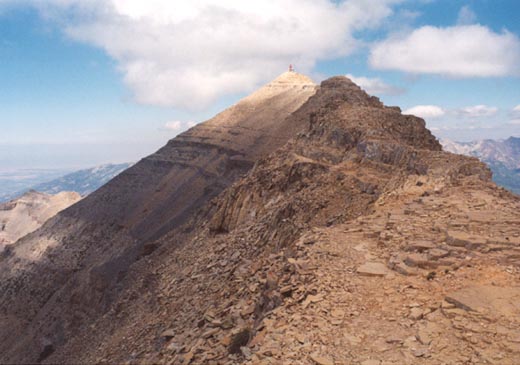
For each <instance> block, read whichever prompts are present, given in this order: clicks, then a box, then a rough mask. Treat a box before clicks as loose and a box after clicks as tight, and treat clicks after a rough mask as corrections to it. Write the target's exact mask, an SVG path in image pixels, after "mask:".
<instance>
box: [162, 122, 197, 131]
mask: <svg viewBox="0 0 520 365" xmlns="http://www.w3.org/2000/svg"><path fill="white" fill-rule="evenodd" d="M195 124H197V122H194V121H181V120H172V121H169V122H166V123H165V124H164V127H163V129H164V130H168V131H176V132H180V131H183V130H185V129H188V128H191V127H193V126H194V125H195Z"/></svg>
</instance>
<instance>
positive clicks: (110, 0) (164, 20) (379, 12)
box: [0, 0, 402, 109]
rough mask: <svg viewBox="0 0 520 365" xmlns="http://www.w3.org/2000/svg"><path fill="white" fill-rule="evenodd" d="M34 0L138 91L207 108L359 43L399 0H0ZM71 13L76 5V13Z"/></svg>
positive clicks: (148, 99) (143, 97) (144, 97)
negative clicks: (107, 57) (291, 68)
mask: <svg viewBox="0 0 520 365" xmlns="http://www.w3.org/2000/svg"><path fill="white" fill-rule="evenodd" d="M0 1H3V2H4V3H5V2H10V3H16V2H17V1H18V2H21V3H25V4H26V3H32V4H33V5H35V6H37V7H38V9H40V10H41V11H42V13H43V14H44V15H45V16H46V18H48V19H49V20H50V21H55V22H56V24H59V25H60V26H62V27H63V29H64V31H65V33H66V34H67V35H68V36H69V37H71V38H72V39H74V40H77V41H81V42H85V43H88V44H91V45H94V46H96V47H99V48H102V49H103V50H105V52H106V53H107V54H108V55H110V56H111V57H112V58H113V59H114V60H116V62H117V65H118V68H119V70H120V72H121V73H122V75H123V78H124V81H125V83H126V84H127V85H128V86H129V87H130V89H131V90H132V91H133V94H134V96H135V99H136V100H137V101H138V102H140V103H144V104H154V105H163V106H174V107H184V108H195V109H201V108H204V107H205V106H208V105H209V104H210V103H212V102H214V101H215V100H216V99H218V98H219V97H221V96H224V95H230V94H236V93H243V92H248V91H251V90H253V89H254V88H256V87H258V86H259V85H261V84H262V83H265V82H267V81H269V80H271V79H272V78H274V77H275V76H277V75H278V74H280V73H282V72H283V71H285V70H286V69H287V66H288V65H289V64H290V63H292V64H295V65H296V66H297V70H298V71H301V72H310V71H312V69H313V67H314V65H315V64H316V62H317V61H318V60H322V59H332V58H335V57H340V56H345V55H348V54H349V53H351V52H353V51H354V50H355V49H356V48H357V47H358V45H359V43H360V42H359V41H358V40H357V39H356V38H355V36H354V33H356V32H358V31H361V30H364V29H370V28H374V27H378V26H379V25H380V24H381V22H382V21H383V20H384V19H385V18H386V17H388V16H389V15H391V14H392V5H393V4H395V3H398V2H401V1H402V0H374V1H370V2H367V1H365V0H345V1H341V2H337V1H333V0H264V1H259V2H250V1H242V0H197V1H193V0H176V1H171V0H146V1H144V0H47V1H41V0H16V1H15V0H7V1H6V0H0ZM71 13H72V15H71Z"/></svg>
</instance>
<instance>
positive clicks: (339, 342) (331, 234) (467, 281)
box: [0, 77, 520, 365]
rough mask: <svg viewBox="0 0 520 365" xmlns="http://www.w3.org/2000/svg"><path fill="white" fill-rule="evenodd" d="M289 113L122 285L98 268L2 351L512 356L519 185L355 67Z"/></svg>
mask: <svg viewBox="0 0 520 365" xmlns="http://www.w3.org/2000/svg"><path fill="white" fill-rule="evenodd" d="M275 115H276V114H275ZM266 123H269V122H266ZM271 123H273V124H276V122H271ZM284 123H286V124H287V125H292V126H298V129H297V131H296V132H295V133H294V138H292V139H290V140H288V142H286V143H283V144H281V145H280V146H279V147H278V149H277V150H276V151H274V152H273V153H271V154H267V153H266V154H264V155H261V156H260V157H258V158H257V159H256V160H255V161H256V162H255V163H254V166H253V167H252V168H251V169H249V170H248V171H247V172H246V173H245V175H244V176H242V177H240V178H237V179H236V180H235V181H234V182H233V183H232V184H231V185H229V186H228V187H227V188H226V189H224V190H223V191H222V192H221V193H219V194H217V195H215V196H214V198H213V199H212V200H211V201H210V202H209V203H207V204H201V205H200V206H199V207H198V209H197V210H194V211H193V213H192V214H190V216H189V217H187V218H186V219H185V220H184V221H183V222H182V224H181V225H179V226H177V227H173V228H172V229H170V230H169V231H168V232H167V233H165V234H164V235H162V237H159V238H158V239H157V240H155V241H151V242H149V243H147V244H146V245H144V246H143V251H141V255H140V257H139V259H137V260H135V261H133V262H132V263H131V264H129V265H128V269H127V271H125V272H124V273H118V272H113V273H112V274H111V275H113V276H117V278H118V279H117V291H115V288H114V287H110V286H108V285H107V281H108V280H107V279H106V275H107V274H106V273H105V272H104V270H103V267H100V266H94V267H89V268H88V269H87V270H86V271H87V273H88V279H87V280H86V282H81V281H80V280H85V277H82V276H76V277H75V280H76V281H75V282H74V284H75V285H74V287H72V286H70V287H67V286H65V287H62V288H61V289H60V291H61V293H59V294H60V295H56V294H54V297H52V298H51V299H50V300H49V302H48V303H50V304H48V305H46V306H45V307H44V308H43V309H40V310H39V311H38V313H37V315H36V316H35V317H34V319H32V320H31V323H30V325H29V326H28V327H26V329H29V331H26V332H25V334H24V341H23V342H22V343H21V344H20V345H18V346H16V347H14V348H13V349H11V350H10V351H9V352H2V353H4V354H5V355H3V356H4V357H3V358H2V359H1V360H2V361H4V362H13V361H14V362H16V361H36V360H39V361H42V362H49V363H67V362H79V363H93V362H96V363H130V364H131V363H168V364H170V363H173V364H239V363H247V364H293V363H301V364H320V365H328V364H363V365H373V364H381V365H382V364H418V363H424V364H441V363H446V364H449V363H468V364H486V363H489V364H493V363H495V364H514V363H515V362H516V360H517V359H518V358H519V355H520V348H519V347H518V338H519V335H520V327H519V325H520V323H519V321H518V320H517V319H516V318H518V314H519V310H520V308H519V307H518V304H517V303H518V301H517V298H518V293H519V289H518V286H517V283H518V279H519V271H518V260H519V258H520V256H519V255H518V245H519V243H520V242H519V241H518V239H519V237H520V228H519V227H520V225H519V224H518V223H520V213H518V212H519V211H520V210H519V209H518V208H520V200H519V199H518V197H516V196H514V195H512V194H510V193H508V192H507V191H505V190H503V189H500V188H497V187H496V185H494V184H493V183H492V182H491V173H490V171H489V169H488V168H487V167H486V166H485V165H484V164H483V163H481V162H479V161H478V160H477V159H476V158H471V157H465V156H459V155H454V154H450V153H447V152H443V151H442V149H441V146H440V144H439V143H438V141H437V140H436V139H435V138H434V137H433V136H432V135H431V133H430V132H429V131H428V130H427V129H426V128H425V124H424V121H423V120H422V119H419V118H416V117H413V116H403V115H402V114H401V113H400V110H399V109H398V108H395V107H385V106H384V105H383V104H382V103H380V102H379V100H378V99H377V98H374V97H370V96H369V95H367V94H366V93H364V92H363V91H362V90H361V89H360V88H359V87H357V86H356V85H354V84H353V83H352V82H350V81H349V80H348V79H346V78H343V77H336V78H332V79H329V80H326V81H324V82H323V83H322V84H321V86H320V87H319V89H318V90H317V91H316V92H315V94H314V92H313V95H312V96H310V98H308V100H307V101H306V102H305V103H303V105H302V106H301V107H300V108H298V109H297V110H296V111H294V112H293V113H290V114H289V115H288V116H287V117H286V118H285V119H284ZM295 130H296V128H295ZM191 133H193V132H191ZM182 138H184V137H182ZM182 138H181V139H182ZM187 138H188V139H189V138H198V136H196V135H195V134H193V137H192V136H191V135H190V134H188V136H187ZM210 138H211V139H213V138H217V137H215V136H211V137H210ZM170 143H172V142H170ZM175 143H176V142H175ZM255 148H258V149H261V148H262V147H261V146H258V147H255ZM266 150H267V149H266ZM51 228H52V226H49V227H47V229H49V230H50V229H51ZM50 231H51V230H50ZM55 234H56V233H55ZM65 242H66V241H65ZM126 244H127V245H128V244H129V243H128V242H127V243H126ZM21 247H23V246H22V245H20V248H21ZM63 252H66V251H63ZM94 253H97V252H95V251H94ZM16 258H17V256H16V255H15V256H12V257H9V258H8V261H7V264H6V262H5V261H4V262H1V263H0V265H2V266H0V268H2V267H6V266H4V265H13V263H14V261H16ZM18 259H19V257H18ZM87 263H88V262H87ZM10 270H12V266H10ZM10 272H11V271H10ZM4 277H5V276H4ZM19 277H23V276H19ZM9 280H11V283H17V284H18V285H30V282H29V284H26V283H27V281H25V283H24V281H17V280H13V279H9ZM24 280H27V279H26V278H25V279H24ZM4 288H5V287H4ZM8 288H9V287H8ZM480 293H485V294H486V295H484V296H482V295H480ZM58 299H59V300H58ZM64 300H65V304H60V302H62V301H64ZM100 303H101V305H100ZM4 304H5V302H3V303H2V310H3V313H5V311H6V309H5V308H6V306H5V305H4ZM88 307H95V308H96V314H94V313H93V312H92V311H90V312H89V310H88V309H87V308H88ZM64 311H65V313H63V312H64ZM8 313H9V314H10V315H13V314H15V315H16V313H17V312H16V311H13V310H11V312H8ZM68 313H70V315H71V316H69V315H68ZM6 318H8V319H9V317H5V316H4V317H3V322H4V323H6V322H5V321H6ZM7 323H8V324H9V322H7ZM11 323H14V324H16V322H14V321H13V322H11ZM13 328H17V327H16V326H15V325H13ZM60 336H61V337H60ZM27 343H29V344H31V343H32V344H33V346H34V347H30V346H27Z"/></svg>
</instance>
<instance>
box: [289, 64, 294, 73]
mask: <svg viewBox="0 0 520 365" xmlns="http://www.w3.org/2000/svg"><path fill="white" fill-rule="evenodd" d="M289 72H294V67H293V65H292V64H290V65H289Z"/></svg>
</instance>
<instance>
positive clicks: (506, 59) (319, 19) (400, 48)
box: [0, 0, 520, 170]
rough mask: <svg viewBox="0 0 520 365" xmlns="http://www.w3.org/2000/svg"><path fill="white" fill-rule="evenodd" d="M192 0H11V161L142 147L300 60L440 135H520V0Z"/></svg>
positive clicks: (5, 39) (6, 84)
mask: <svg viewBox="0 0 520 365" xmlns="http://www.w3.org/2000/svg"><path fill="white" fill-rule="evenodd" d="M192 4H193V2H190V1H164V0H150V1H147V2H142V1H137V0H125V1H122V0H106V1H105V0H103V1H101V0H82V1H79V0H67V1H61V0H48V1H36V0H18V1H13V0H0V113H1V114H0V129H1V131H2V133H1V134H0V170H9V169H16V168H76V167H78V168H79V167H86V166H91V165H96V164H99V163H107V162H123V161H135V160H138V159H139V158H141V157H144V156H145V155H147V154H149V153H152V152H153V151H154V150H156V149H157V148H159V147H161V146H162V145H164V144H165V143H166V141H167V140H168V139H170V138H172V137H173V136H175V135H176V134H178V133H179V132H181V131H182V130H184V129H186V128H188V127H189V126H191V125H193V123H195V122H200V121H203V120H205V119H208V118H209V117H211V116H212V115H214V114H215V113H216V112H218V111H220V110H222V109H223V108H225V107H226V106H228V105H230V104H232V103H234V102H235V101H236V100H238V99H239V98H240V97H242V96H244V95H247V94H248V93H249V92H251V91H253V90H254V89H255V88H257V87H259V86H261V85H262V84H263V83H265V82H268V81H269V80H270V79H273V78H275V77H276V76H277V75H278V74H280V73H282V72H283V71H285V69H286V67H287V65H288V64H289V63H294V64H295V65H296V67H297V70H298V71H301V72H303V73H306V74H309V75H310V76H311V77H313V78H314V80H315V81H321V79H323V78H325V77H329V76H332V75H350V76H351V77H352V78H353V79H354V81H357V82H358V83H359V84H361V86H362V87H364V88H366V89H367V90H368V91H369V92H371V93H373V94H375V95H377V96H379V97H381V99H382V100H383V101H384V102H385V103H387V104H389V105H399V106H400V107H401V108H402V109H403V110H405V111H406V112H414V113H416V114H419V115H420V116H423V117H424V118H425V119H426V120H427V123H428V126H429V127H430V128H432V130H433V131H434V133H435V134H436V135H438V136H439V137H442V138H450V139H454V140H471V139H480V138H506V137H508V136H510V135H516V136H519V135H520V78H519V76H520V74H519V70H520V67H519V66H517V65H520V22H518V21H517V18H518V14H519V13H520V2H518V1H516V0H480V1H477V0H473V1H458V0H417V1H404V0H403V1H398V0H376V1H372V2H367V1H362V0H346V1H335V2H332V1H327V0H313V1H311V0H300V1H295V0H279V1H266V2H265V3H262V4H260V5H254V6H253V5H250V4H249V5H247V6H246V5H244V2H239V1H236V0H226V1H210V0H207V1H206V0H205V1H201V2H200V4H198V5H197V6H195V5H192ZM443 55H444V56H443ZM515 108H517V110H516V111H515V110H514V109H515Z"/></svg>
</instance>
